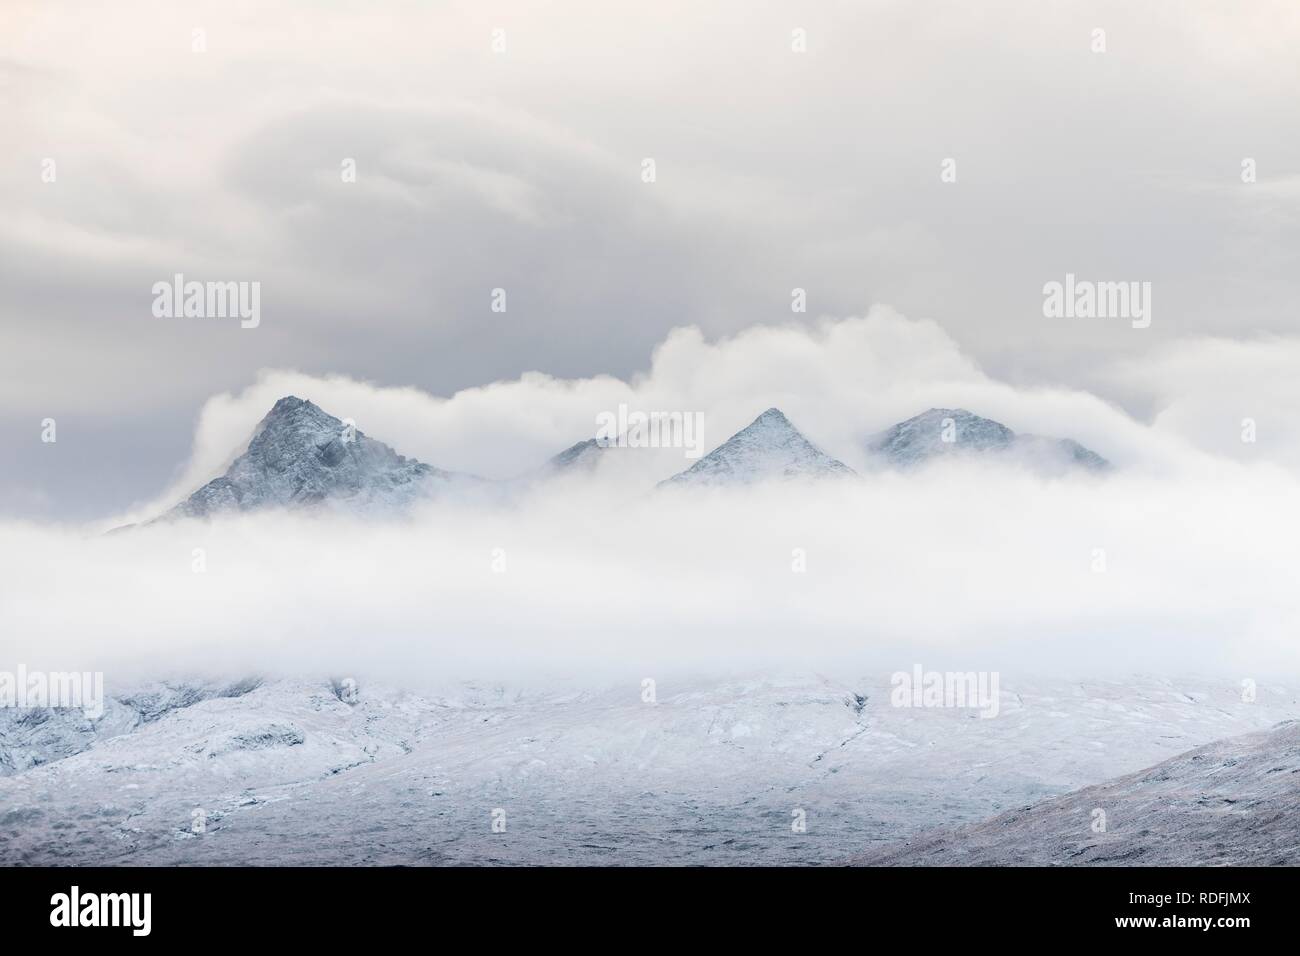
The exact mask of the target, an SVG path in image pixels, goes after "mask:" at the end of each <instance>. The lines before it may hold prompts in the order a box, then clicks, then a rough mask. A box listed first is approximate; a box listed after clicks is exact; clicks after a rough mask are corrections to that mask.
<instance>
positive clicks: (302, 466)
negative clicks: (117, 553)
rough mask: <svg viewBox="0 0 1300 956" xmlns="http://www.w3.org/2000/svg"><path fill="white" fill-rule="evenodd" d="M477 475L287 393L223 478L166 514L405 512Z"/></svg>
mask: <svg viewBox="0 0 1300 956" xmlns="http://www.w3.org/2000/svg"><path fill="white" fill-rule="evenodd" d="M476 480H477V479H474V478H472V477H471V476H468V475H460V474H456V473H454V472H448V471H442V470H441V469H438V468H434V467H432V466H430V465H426V464H424V463H423V462H419V461H416V460H415V459H413V458H406V457H404V456H402V455H399V454H397V452H395V451H393V449H391V448H389V447H388V446H387V445H385V444H383V443H382V442H379V441H376V440H375V439H373V438H370V437H369V436H367V435H366V434H365V433H364V432H362V431H360V430H358V429H356V428H355V427H351V426H350V425H348V424H346V423H344V422H343V421H342V420H340V419H338V418H335V417H334V416H333V415H330V414H329V413H328V412H325V411H323V410H321V409H320V408H318V407H317V406H316V405H313V404H312V403H311V402H309V401H304V400H303V399H300V398H296V397H294V396H287V397H285V398H282V399H280V400H279V401H278V402H276V403H275V406H274V407H273V408H272V409H271V411H270V412H269V413H268V414H267V416H266V417H265V418H263V419H262V421H261V423H260V424H259V425H258V426H257V429H256V431H255V432H254V434H253V437H252V439H251V440H250V441H249V443H248V448H247V450H246V451H245V452H244V453H243V454H242V455H240V456H239V457H238V458H236V459H235V461H234V462H233V463H232V464H231V466H230V467H229V468H228V469H227V470H226V473H225V474H224V475H222V476H221V477H219V478H214V479H213V480H212V481H210V482H208V483H207V484H206V485H204V486H203V487H202V488H200V489H199V490H198V491H196V492H194V494H192V495H190V496H189V498H187V499H186V500H185V501H183V502H181V503H180V504H179V505H177V506H176V507H175V508H173V509H172V510H171V511H169V512H168V513H167V514H166V515H164V517H165V518H206V517H210V516H212V515H214V514H219V513H221V512H232V511H254V510H257V509H261V508H275V507H280V508H284V507H304V506H313V505H326V506H339V505H346V507H348V508H349V509H357V510H389V509H400V508H401V507H403V506H405V505H408V504H410V503H411V502H412V501H415V500H417V499H419V498H422V497H424V496H426V495H429V494H431V493H433V492H434V491H435V490H437V489H438V488H439V487H442V486H446V485H449V484H453V483H465V482H471V483H472V482H474V481H476Z"/></svg>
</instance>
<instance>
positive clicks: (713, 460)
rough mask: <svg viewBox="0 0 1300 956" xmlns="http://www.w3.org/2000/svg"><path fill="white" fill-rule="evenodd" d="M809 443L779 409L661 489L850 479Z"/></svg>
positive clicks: (843, 467) (843, 469) (765, 414)
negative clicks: (834, 478)
mask: <svg viewBox="0 0 1300 956" xmlns="http://www.w3.org/2000/svg"><path fill="white" fill-rule="evenodd" d="M851 474H853V470H852V469H851V468H849V467H848V466H847V465H845V464H844V463H843V462H841V461H837V460H836V459H834V458H832V457H831V456H830V455H827V454H826V453H825V452H823V451H822V450H821V449H820V448H818V447H817V446H816V445H814V444H813V443H812V442H810V441H809V440H808V439H807V438H805V437H804V436H803V434H802V433H801V432H800V431H799V429H797V428H795V427H794V425H793V424H791V423H790V420H789V419H788V418H786V417H785V414H784V413H782V411H781V410H780V409H779V408H769V409H768V410H767V411H765V412H763V414H761V415H759V416H758V417H757V418H755V419H754V420H753V421H752V422H750V423H749V424H748V425H746V426H745V427H744V428H742V429H741V430H740V431H738V432H736V434H734V435H732V436H731V437H730V438H728V439H727V440H726V441H725V442H723V443H722V444H721V445H720V446H718V447H717V448H715V449H714V450H713V451H711V452H709V453H708V454H707V455H705V456H704V457H703V458H701V459H700V460H699V461H697V462H696V463H695V464H694V465H692V466H691V467H690V468H688V469H686V470H685V471H683V472H681V473H680V474H677V475H674V476H673V477H671V478H669V479H668V480H667V481H664V482H661V484H664V485H668V484H671V485H720V484H749V483H751V482H755V481H763V480H767V479H770V478H786V479H788V478H817V477H825V476H834V475H851Z"/></svg>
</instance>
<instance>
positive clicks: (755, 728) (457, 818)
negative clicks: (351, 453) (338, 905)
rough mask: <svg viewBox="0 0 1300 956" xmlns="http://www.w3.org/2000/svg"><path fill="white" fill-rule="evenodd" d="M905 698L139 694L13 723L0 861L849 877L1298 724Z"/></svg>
mask: <svg viewBox="0 0 1300 956" xmlns="http://www.w3.org/2000/svg"><path fill="white" fill-rule="evenodd" d="M889 689H890V688H889V685H888V683H887V677H886V678H884V679H882V677H881V676H880V675H875V676H873V677H872V678H870V679H846V678H842V677H832V676H821V675H801V676H791V677H787V678H781V679H776V678H763V679H732V680H725V681H720V680H703V679H696V680H691V681H686V682H680V683H678V682H673V681H671V680H667V679H661V680H660V681H659V683H658V685H657V687H656V702H654V703H647V702H645V701H643V699H642V694H643V689H642V686H641V683H640V680H639V679H629V680H628V681H627V682H626V683H625V684H619V685H615V686H608V685H607V686H604V687H601V688H594V687H590V686H585V687H579V686H565V685H563V684H553V685H550V686H549V687H547V688H546V689H538V688H506V687H492V686H474V685H458V686H455V687H448V688H442V689H439V690H438V691H437V692H430V693H428V694H425V695H423V696H421V695H415V694H411V693H408V692H402V691H399V690H396V689H394V688H389V687H381V686H377V685H370V684H366V683H362V684H361V685H360V686H358V687H357V688H356V692H355V698H354V702H351V703H349V702H347V699H349V698H350V693H349V691H348V690H347V689H346V688H339V687H337V686H334V685H332V684H331V683H330V682H329V681H325V680H321V681H315V680H276V681H265V682H262V683H260V684H252V683H248V682H244V683H239V682H233V683H227V684H215V685H212V684H209V685H195V686H178V685H172V686H171V687H160V686H154V687H151V688H142V689H141V690H140V691H139V692H138V693H136V694H133V695H127V698H126V699H119V700H118V701H117V702H115V703H112V704H110V706H109V707H108V709H107V710H106V712H105V715H104V717H103V718H102V719H101V720H100V721H99V722H98V723H97V724H95V725H90V724H87V723H86V722H85V721H84V720H83V719H81V718H80V717H79V716H74V715H71V714H68V713H58V714H57V715H54V716H50V715H49V714H48V713H46V714H33V713H32V712H24V711H6V712H0V773H5V774H6V775H5V776H3V777H0V859H3V860H4V861H5V862H7V863H15V864H16V863H28V864H41V863H108V864H127V863H136V864H187V863H209V864H223V863H230V864H233V863H249V864H290V863H303V864H344V863H371V864H383V863H404V864H438V863H469V864H481V863H493V862H509V863H552V864H554V863H618V864H630V863H641V864H657V863H705V864H768V863H822V862H836V861H841V860H843V859H845V858H846V857H849V856H851V855H853V854H854V853H856V852H858V851H861V850H863V849H867V848H870V847H872V846H873V845H877V846H884V845H886V844H889V843H892V842H896V841H898V840H900V839H905V838H907V837H911V836H914V835H916V834H919V833H921V832H922V831H926V830H932V829H934V828H936V827H945V826H954V825H962V824H967V823H974V822H977V821H981V820H984V819H986V818H989V817H991V816H993V815H995V814H998V813H1000V812H1002V811H1005V810H1008V809H1014V808H1019V807H1023V806H1026V805H1028V804H1031V803H1034V802H1037V801H1041V800H1044V799H1046V798H1051V797H1054V796H1057V795H1060V794H1064V793H1066V792H1068V791H1071V790H1074V789H1077V788H1079V787H1083V786H1087V785H1090V784H1095V783H1099V782H1101V781H1106V780H1109V779H1111V778H1114V777H1118V776H1120V775H1122V774H1128V773H1132V772H1134V771H1137V770H1140V769H1142V768H1145V767H1149V766H1151V765H1153V764H1156V763H1159V762H1160V761H1162V760H1166V759H1168V758H1170V757H1172V756H1175V755H1177V754H1181V753H1183V752H1185V751H1188V750H1190V749H1191V748H1194V747H1197V746H1200V745H1203V744H1206V743H1208V742H1210V741H1214V740H1218V739H1220V738H1225V737H1230V736H1233V735H1236V734H1243V733H1247V732H1250V731H1259V730H1263V729H1267V728H1270V727H1272V726H1274V725H1275V724H1277V723H1278V722H1279V721H1283V720H1286V719H1289V718H1294V717H1297V716H1300V697H1298V696H1297V693H1296V690H1295V688H1292V687H1281V686H1261V687H1260V688H1259V691H1258V699H1257V700H1256V701H1254V702H1251V703H1246V702H1243V701H1242V699H1241V691H1240V688H1239V687H1238V686H1237V685H1236V683H1235V682H1234V681H1231V680H1226V679H1225V680H1221V681H1213V680H1204V679H1188V680H1164V679H1156V678H1135V679H1133V680H1129V681H1119V682H1092V681H1085V682H1063V681H1051V680H1036V681H1035V680H1024V681H1017V680H1012V679H1010V678H1009V677H1005V676H1004V678H1003V681H1002V687H1001V710H1000V713H999V714H998V716H996V717H994V718H990V719H981V718H980V717H979V716H978V715H977V713H976V712H975V711H972V710H964V709H931V710H925V709H904V708H895V707H892V706H890V701H889ZM42 718H44V719H42ZM33 764H36V765H33ZM196 811H201V814H199V815H198V817H197V818H198V819H201V820H203V821H204V826H203V830H204V832H202V833H195V832H193V831H194V826H193V823H194V820H195V819H196ZM494 819H495V820H497V821H498V828H500V822H501V821H503V822H504V832H495V831H494V827H493V823H494ZM800 819H802V820H804V821H805V822H806V831H805V832H797V831H796V829H795V828H794V827H792V824H794V823H796V822H797V821H799V820H800Z"/></svg>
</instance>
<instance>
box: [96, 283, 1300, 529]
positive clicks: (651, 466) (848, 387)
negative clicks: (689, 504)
mask: <svg viewBox="0 0 1300 956" xmlns="http://www.w3.org/2000/svg"><path fill="white" fill-rule="evenodd" d="M1296 356H1300V340H1296V341H1293V340H1290V339H1279V338H1274V339H1267V340H1259V341H1256V342H1228V341H1222V340H1214V339H1199V340H1196V341H1195V342H1191V343H1183V344H1180V345H1178V346H1176V347H1173V348H1171V349H1169V350H1168V351H1166V352H1165V353H1162V355H1161V356H1159V357H1157V358H1156V359H1154V360H1150V361H1146V360H1144V361H1143V362H1142V363H1141V364H1132V365H1130V364H1121V365H1117V366H1115V367H1114V368H1113V369H1111V370H1110V371H1109V372H1108V374H1107V375H1106V377H1105V378H1106V384H1107V385H1108V386H1109V387H1110V388H1111V389H1112V390H1114V391H1118V392H1123V393H1124V394H1126V395H1130V396H1131V395H1139V394H1140V395H1142V396H1144V397H1145V400H1146V401H1147V403H1149V404H1154V405H1155V406H1156V407H1157V409H1158V410H1160V411H1159V413H1158V415H1157V417H1156V419H1155V421H1154V422H1153V423H1152V424H1149V425H1148V424H1143V423H1140V422H1137V421H1134V420H1133V419H1132V418H1131V417H1129V416H1128V415H1127V414H1125V413H1124V412H1123V411H1121V410H1120V409H1119V408H1118V407H1117V406H1115V405H1113V404H1111V403H1109V402H1107V401H1105V400H1103V399H1101V398H1099V397H1097V396H1096V395H1093V394H1090V393H1088V392H1083V391H1077V390H1071V389H1063V388H1048V387H1044V388H1036V389H1023V388H1015V387H1013V386H1011V385H1008V384H1006V383H1003V382H1000V381H998V380H996V379H994V378H991V377H990V376H988V375H987V374H985V373H984V372H983V371H982V370H981V369H980V368H979V367H978V366H977V365H976V364H975V363H974V362H973V361H971V360H970V359H969V358H967V357H966V356H964V355H963V354H962V352H961V350H960V349H959V348H958V346H957V344H956V342H955V341H954V340H953V339H952V338H951V337H950V336H948V335H947V333H945V332H944V331H943V329H942V328H941V327H940V326H939V325H938V324H936V323H934V322H929V321H914V320H909V319H907V318H904V317H903V316H900V315H898V314H897V313H896V312H894V311H893V310H891V309H889V308H887V307H875V308H873V309H871V310H870V311H869V312H868V313H867V314H866V315H865V316H861V317H853V318H847V319H838V320H832V319H823V320H821V321H819V322H816V323H810V324H801V323H792V324H790V325H788V326H755V327H753V328H750V329H748V330H746V331H744V332H741V333H739V334H737V335H735V336H732V337H730V338H724V339H721V340H719V341H716V342H710V341H707V340H706V339H705V338H704V336H703V335H702V333H701V332H700V331H699V330H698V329H695V328H681V329H677V330H675V331H674V332H672V333H671V334H670V335H669V336H668V338H667V339H666V340H665V341H664V342H663V343H661V344H660V345H659V346H658V347H657V348H656V349H655V351H654V354H653V356H652V358H651V362H650V367H649V368H648V370H647V371H646V372H644V373H643V374H641V375H638V376H635V377H633V378H632V379H631V380H629V381H623V380H621V379H618V378H614V377H612V376H597V377H594V378H584V379H558V378H555V377H552V376H549V375H544V374H542V373H539V372H534V373H528V374H526V375H524V376H522V377H520V378H519V379H516V380H513V381H505V382H494V383H492V384H489V385H484V386H481V387H477V388H470V389H465V390H463V391H460V392H457V393H456V394H455V395H453V396H451V397H450V398H442V397H438V396H434V395H430V394H429V393H427V392H424V391H421V390H420V389H416V388H393V387H382V386H376V385H372V384H370V383H367V382H361V381H357V380H355V379H351V378H347V377H345V376H330V377H325V378H321V377H316V376H310V375H305V374H302V373H298V372H294V371H287V370H268V371H265V372H263V373H262V374H261V376H260V377H259V380H258V381H257V383H256V384H254V385H252V386H250V387H248V388H246V389H244V390H243V391H241V392H239V393H237V394H235V393H224V394H221V395H217V396H215V397H213V398H212V399H210V400H209V401H208V402H207V404H206V405H205V406H204V408H203V410H202V412H201V413H200V416H199V421H198V425H197V428H196V432H195V439H194V447H193V452H192V454H191V457H190V460H189V462H188V463H186V465H185V466H184V467H183V468H182V469H181V470H180V472H179V474H178V476H177V478H176V480H175V481H174V482H172V483H171V485H170V486H169V487H168V489H167V490H166V491H165V492H164V493H163V494H162V495H160V496H159V497H158V498H157V499H154V500H152V501H149V502H145V503H143V504H142V505H141V506H140V507H137V508H133V509H131V510H130V511H129V512H128V513H126V514H123V515H118V516H114V517H113V518H112V519H110V520H108V521H106V522H105V523H104V525H103V526H104V527H114V526H116V525H120V524H125V523H128V522H131V521H138V520H141V519H143V518H148V517H152V516H153V515H156V514H158V513H159V512H160V511H162V510H164V509H165V508H166V507H167V506H169V505H171V504H174V503H175V502H176V501H178V500H179V499H180V498H182V497H184V496H185V495H187V494H189V493H190V492H191V491H193V490H194V489H195V488H197V487H199V486H200V485H201V484H203V482H205V481H207V480H208V479H210V478H212V477H214V476H215V475H217V474H219V473H220V472H221V471H222V470H223V469H224V467H225V466H226V465H227V464H228V463H229V461H230V460H231V458H232V457H233V456H234V455H235V454H236V453H237V452H238V451H240V450H242V448H243V445H244V444H245V443H246V442H247V440H248V437H249V435H250V433H251V432H252V430H253V428H254V427H255V426H256V424H257V422H258V421H260V420H261V418H262V416H264V415H265V414H266V412H267V411H268V410H269V409H270V408H271V406H272V405H273V404H274V403H275V401H276V400H277V399H279V398H281V397H283V396H285V395H298V396H299V397H302V398H307V399H310V400H311V401H313V402H315V403H316V404H317V405H319V406H320V407H322V408H324V409H325V410H326V411H328V412H330V413H331V414H333V415H335V416H337V417H339V418H350V419H353V420H354V421H355V422H356V423H357V425H358V427H359V428H361V429H362V430H363V431H365V432H366V433H367V434H369V435H371V436H372V437H375V438H378V439H380V440H381V441H384V442H386V443H387V444H389V445H392V446H393V447H394V448H396V449H397V450H398V451H399V452H401V453H402V454H405V455H409V456H413V457H416V458H419V459H420V460H422V461H425V462H428V463H429V464H432V465H436V466H437V467H439V468H445V469H450V470H455V471H465V472H471V473H473V474H478V475H483V476H485V477H489V478H509V477H512V476H516V475H519V474H523V473H526V472H528V471H530V470H532V469H534V468H536V467H537V466H538V465H540V464H541V463H542V462H543V461H545V460H546V459H547V458H549V457H550V456H551V455H554V454H555V453H556V452H558V451H560V450H562V449H564V448H566V447H568V446H569V445H571V444H573V443H574V442H577V441H580V440H583V439H585V438H590V437H592V436H593V435H594V434H595V432H596V422H597V415H599V414H600V413H601V412H609V411H613V410H616V409H617V408H618V406H619V405H620V404H626V405H627V406H628V407H629V408H632V409H640V410H643V411H655V410H667V411H683V412H701V413H703V416H704V446H705V448H706V450H707V449H711V448H714V447H716V446H717V445H719V444H721V443H722V442H723V441H725V440H726V439H727V438H728V437H729V436H730V435H731V434H733V433H734V432H736V431H737V430H738V429H740V428H742V427H744V426H745V425H746V424H748V423H749V422H750V421H751V420H753V418H754V417H755V416H756V415H757V414H758V413H760V412H761V411H763V410H764V409H766V408H769V407H771V406H777V407H779V408H781V409H782V411H784V412H785V413H786V414H787V415H788V416H789V418H790V419H791V421H793V422H794V423H795V425H796V426H798V427H799V429H800V430H802V431H803V432H804V433H805V434H806V435H807V436H808V437H809V438H811V439H812V440H813V441H815V442H817V443H818V444H820V445H821V446H822V448H823V449H825V450H826V451H827V452H828V453H829V454H831V455H834V456H835V457H837V458H840V459H841V460H843V461H844V462H845V463H846V464H848V465H850V466H851V467H855V468H856V467H859V466H860V465H862V463H863V462H862V449H861V445H862V440H863V439H864V438H865V437H867V436H868V435H871V434H874V433H875V432H878V431H880V430H882V429H884V428H886V427H888V426H890V425H892V424H894V423H896V422H898V421H901V420H904V419H907V418H909V417H911V416H912V415H915V414H917V413H918V412H921V411H924V410H925V409H927V408H930V407H964V408H967V409H969V410H970V411H972V412H975V413H976V414H978V415H983V416H985V417H987V418H992V419H996V420H997V421H1000V422H1002V423H1003V424H1005V425H1007V426H1009V427H1010V428H1012V429H1014V430H1015V431H1017V432H1029V433H1035V434H1040V435H1049V436H1055V437H1070V438H1073V439H1075V440H1077V441H1079V442H1081V443H1082V444H1084V445H1085V446H1087V447H1089V448H1092V449H1094V450H1095V451H1097V452H1098V453H1100V454H1101V455H1103V456H1104V457H1106V458H1107V459H1109V460H1110V461H1112V462H1114V463H1115V464H1116V465H1118V466H1120V467H1121V468H1124V469H1127V470H1136V471H1141V472H1144V473H1150V474H1153V475H1160V476H1163V477H1166V478H1169V479H1175V478H1177V477H1179V476H1182V475H1186V474H1188V473H1198V474H1205V473H1207V472H1212V471H1213V470H1214V469H1215V468H1217V467H1218V466H1219V462H1218V461H1217V459H1219V458H1225V457H1226V458H1228V459H1230V460H1238V461H1243V462H1246V463H1274V464H1280V465H1283V466H1285V467H1288V468H1290V469H1292V470H1293V471H1296V472H1297V473H1300V432H1298V431H1297V430H1296V427H1295V425H1294V424H1293V422H1292V421H1291V418H1290V416H1289V409H1290V408H1293V407H1295V406H1296V404H1300V380H1298V379H1297V378H1296V376H1294V374H1292V370H1293V369H1294V368H1295V364H1294V361H1292V359H1294V358H1295V357H1296ZM1246 418H1250V419H1251V420H1252V421H1254V422H1255V423H1256V432H1257V440H1256V441H1254V442H1250V443H1246V442H1243V441H1242V440H1241V435H1242V423H1243V420H1244V419H1246ZM642 461H643V462H645V469H646V471H645V474H644V475H643V476H642V480H643V481H645V482H647V483H650V484H652V483H653V482H655V481H658V480H660V479H662V478H665V477H667V476H668V475H670V474H672V473H673V472H674V471H676V470H679V469H680V468H681V467H683V465H684V462H683V461H682V458H681V456H680V455H677V456H671V455H669V456H665V455H646V456H643V458H642Z"/></svg>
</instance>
